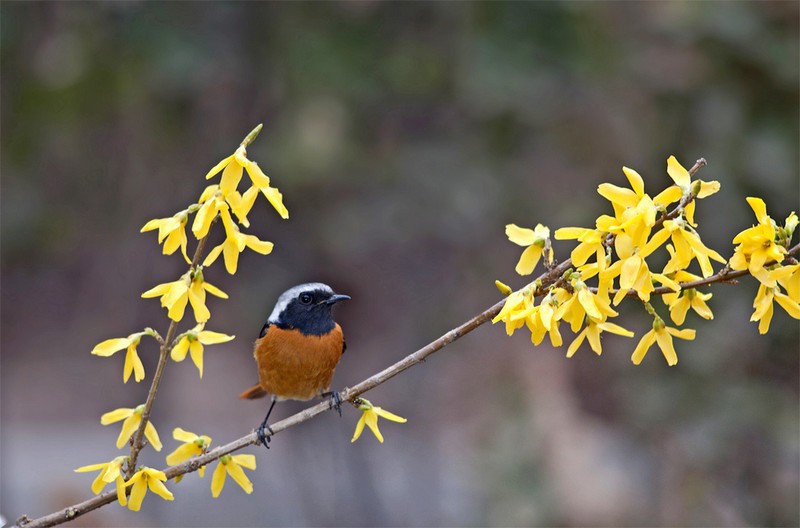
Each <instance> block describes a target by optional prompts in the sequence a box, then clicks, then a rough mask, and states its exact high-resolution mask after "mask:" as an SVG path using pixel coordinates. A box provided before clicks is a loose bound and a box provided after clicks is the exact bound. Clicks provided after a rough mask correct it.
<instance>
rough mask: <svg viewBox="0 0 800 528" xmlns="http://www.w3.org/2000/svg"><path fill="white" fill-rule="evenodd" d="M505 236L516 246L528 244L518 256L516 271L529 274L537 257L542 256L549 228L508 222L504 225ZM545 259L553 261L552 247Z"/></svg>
mask: <svg viewBox="0 0 800 528" xmlns="http://www.w3.org/2000/svg"><path fill="white" fill-rule="evenodd" d="M506 236H507V237H508V239H509V240H510V241H511V242H513V243H515V244H517V245H518V246H528V247H527V248H526V249H525V251H523V252H522V256H520V258H519V262H518V263H517V267H516V272H517V273H519V274H520V275H530V274H531V273H532V272H533V268H535V267H536V264H537V263H538V262H539V259H540V258H542V253H544V248H545V245H546V242H547V239H548V238H549V237H550V229H548V228H547V227H545V226H543V225H542V224H537V225H536V228H535V229H527V228H524V227H518V226H516V225H515V224H508V225H507V226H506ZM547 260H548V262H553V250H552V249H550V251H548V254H547Z"/></svg>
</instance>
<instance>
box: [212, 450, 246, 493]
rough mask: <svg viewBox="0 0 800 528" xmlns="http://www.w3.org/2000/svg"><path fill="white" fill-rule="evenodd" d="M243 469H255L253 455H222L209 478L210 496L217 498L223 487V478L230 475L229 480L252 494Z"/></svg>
mask: <svg viewBox="0 0 800 528" xmlns="http://www.w3.org/2000/svg"><path fill="white" fill-rule="evenodd" d="M243 467H245V468H247V469H255V468H256V457H255V456H254V455H222V457H220V459H219V464H217V468H216V469H215V470H214V474H213V475H212V476H211V495H212V496H213V497H214V498H217V497H219V494H220V493H221V492H222V488H223V486H225V477H227V476H228V474H230V476H231V478H232V479H233V480H234V481H235V482H236V483H237V484H238V485H239V486H240V487H241V488H242V489H243V490H244V491H245V493H247V494H248V495H249V494H250V493H253V483H252V482H250V479H248V478H247V475H245V473H244V470H243V469H242V468H243Z"/></svg>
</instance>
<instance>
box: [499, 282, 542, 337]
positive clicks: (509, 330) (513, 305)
mask: <svg viewBox="0 0 800 528" xmlns="http://www.w3.org/2000/svg"><path fill="white" fill-rule="evenodd" d="M532 290H535V287H534V286H528V287H526V288H524V289H522V290H518V291H515V292H512V293H510V294H509V295H508V297H507V298H506V302H505V304H503V307H502V308H501V309H500V312H498V314H497V315H496V316H494V318H493V319H492V324H494V323H497V322H498V321H505V323H506V334H508V335H513V333H514V331H515V330H517V329H519V328H522V327H523V326H525V317H526V316H527V313H528V310H529V309H530V307H531V306H532V305H533V297H532V293H531V292H532ZM519 314H522V316H520V315H519Z"/></svg>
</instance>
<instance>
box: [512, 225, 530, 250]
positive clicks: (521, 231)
mask: <svg viewBox="0 0 800 528" xmlns="http://www.w3.org/2000/svg"><path fill="white" fill-rule="evenodd" d="M506 236H507V237H508V239H509V240H510V241H511V242H513V243H515V244H517V245H518V246H530V245H531V244H533V243H534V242H535V241H536V234H535V233H534V232H533V229H528V228H526V227H519V226H518V225H516V224H508V225H507V226H506Z"/></svg>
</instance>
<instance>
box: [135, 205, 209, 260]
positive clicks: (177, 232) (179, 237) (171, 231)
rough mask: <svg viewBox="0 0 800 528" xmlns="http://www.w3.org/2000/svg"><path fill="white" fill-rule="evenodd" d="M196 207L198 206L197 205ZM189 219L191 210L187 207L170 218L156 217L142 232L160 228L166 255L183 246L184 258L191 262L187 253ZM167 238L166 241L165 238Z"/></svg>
mask: <svg viewBox="0 0 800 528" xmlns="http://www.w3.org/2000/svg"><path fill="white" fill-rule="evenodd" d="M195 207H196V206H195ZM188 220H189V210H188V209H185V210H183V211H181V212H179V213H176V214H175V215H173V216H171V217H169V218H156V219H155V220H150V221H149V222H147V223H146V224H145V225H144V227H142V230H141V231H140V232H141V233H144V232H146V231H152V230H153V229H158V243H159V244H160V243H161V242H162V241H163V242H164V249H163V252H164V254H165V255H172V254H173V253H175V250H177V249H178V248H181V253H183V258H184V259H185V260H186V262H187V263H190V262H191V261H190V260H189V257H188V256H187V255H186V244H187V239H186V223H187V222H188ZM165 238H166V241H164V239H165Z"/></svg>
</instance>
